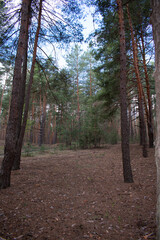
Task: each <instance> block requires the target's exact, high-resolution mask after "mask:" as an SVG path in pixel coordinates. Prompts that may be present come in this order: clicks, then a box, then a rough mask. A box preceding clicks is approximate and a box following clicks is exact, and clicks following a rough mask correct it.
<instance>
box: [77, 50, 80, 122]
mask: <svg viewBox="0 0 160 240" xmlns="http://www.w3.org/2000/svg"><path fill="white" fill-rule="evenodd" d="M78 64H79V62H78V54H77V118H78V120H79V118H80V105H79V69H78Z"/></svg>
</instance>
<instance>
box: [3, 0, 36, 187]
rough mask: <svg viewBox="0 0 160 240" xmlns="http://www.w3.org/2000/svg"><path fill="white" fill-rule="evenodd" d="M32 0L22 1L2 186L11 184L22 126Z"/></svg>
mask: <svg viewBox="0 0 160 240" xmlns="http://www.w3.org/2000/svg"><path fill="white" fill-rule="evenodd" d="M30 6H31V0H23V1H22V10H21V27H20V34H19V41H18V48H17V55H16V59H15V68H14V76H13V87H12V98H11V106H10V114H9V120H8V124H7V130H6V138H5V150H4V158H3V161H2V167H1V175H0V187H1V188H7V187H9V186H10V176H11V169H12V165H13V162H14V158H15V153H16V147H17V142H18V137H19V132H20V128H21V120H22V112H23V103H24V89H25V86H24V81H25V76H26V69H27V68H26V62H27V61H26V56H27V49H28V27H29V18H30Z"/></svg>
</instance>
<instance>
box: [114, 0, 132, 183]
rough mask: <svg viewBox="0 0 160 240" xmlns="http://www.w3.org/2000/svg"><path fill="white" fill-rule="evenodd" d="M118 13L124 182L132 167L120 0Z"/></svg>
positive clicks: (129, 181) (118, 0) (123, 31)
mask: <svg viewBox="0 0 160 240" xmlns="http://www.w3.org/2000/svg"><path fill="white" fill-rule="evenodd" d="M117 5H118V15H119V36H120V65H121V71H120V98H121V137H122V140H121V141H122V143H121V147H122V160H123V176H124V182H127V183H131V182H133V176H132V169H131V164H130V149H129V123H128V115H127V91H126V87H127V69H126V43H125V29H124V17H123V8H122V1H121V0H117Z"/></svg>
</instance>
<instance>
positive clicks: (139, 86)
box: [127, 4, 147, 157]
mask: <svg viewBox="0 0 160 240" xmlns="http://www.w3.org/2000/svg"><path fill="white" fill-rule="evenodd" d="M127 14H128V20H129V26H130V31H131V39H132V48H133V60H134V61H133V63H134V68H135V74H136V79H137V89H138V101H139V119H140V127H141V130H142V131H141V133H142V145H143V156H144V157H147V144H146V127H145V119H144V110H143V88H142V83H141V78H140V72H139V66H138V51H137V45H136V42H135V40H134V32H133V26H132V20H131V16H130V12H129V7H128V4H127ZM144 100H145V99H144Z"/></svg>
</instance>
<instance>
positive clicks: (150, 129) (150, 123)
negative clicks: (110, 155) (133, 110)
mask: <svg viewBox="0 0 160 240" xmlns="http://www.w3.org/2000/svg"><path fill="white" fill-rule="evenodd" d="M141 42H142V57H143V67H144V73H145V81H146V88H147V98H148V109H149V111H148V118H147V125H148V137H149V147H150V148H153V146H154V144H153V142H154V136H153V121H152V101H151V94H150V84H149V77H148V71H147V66H146V59H145V47H144V39H143V32H142V28H141Z"/></svg>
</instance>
